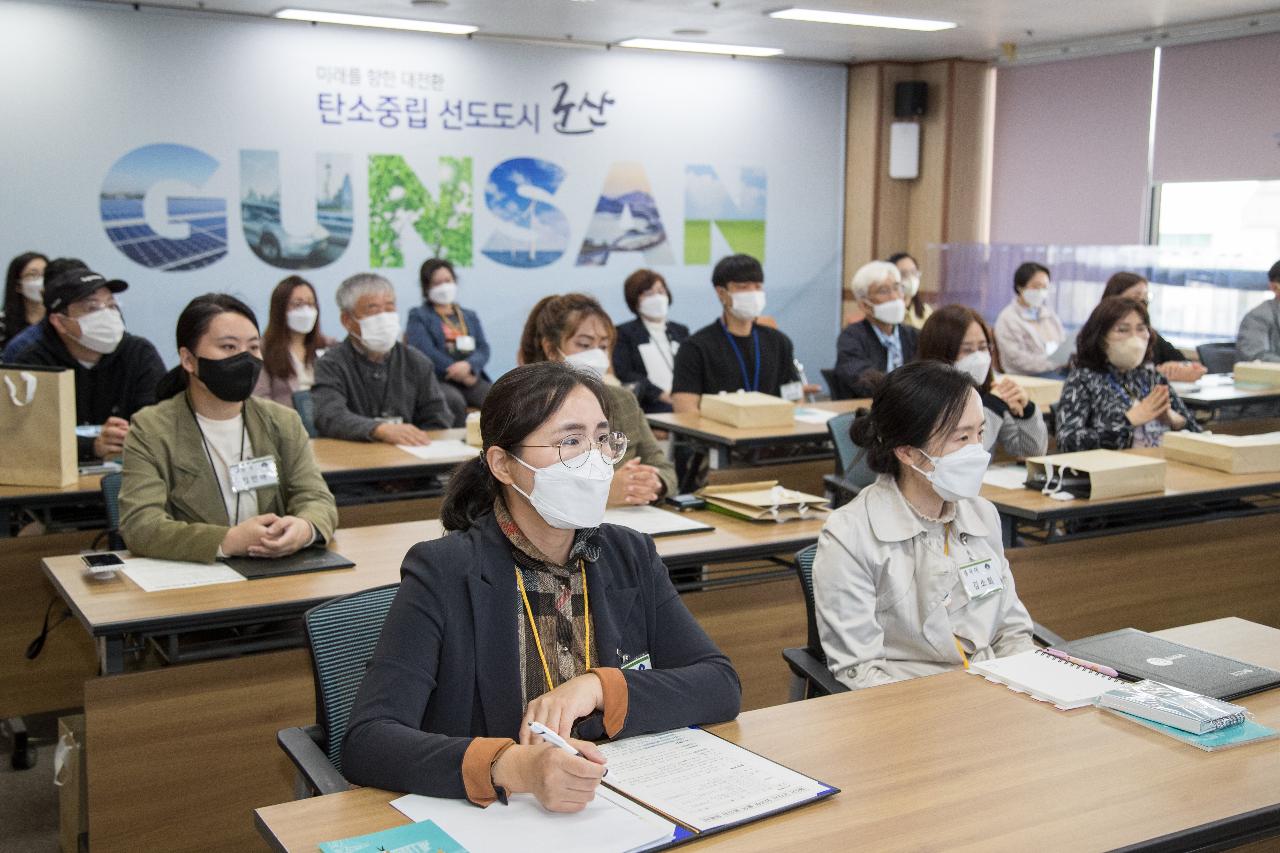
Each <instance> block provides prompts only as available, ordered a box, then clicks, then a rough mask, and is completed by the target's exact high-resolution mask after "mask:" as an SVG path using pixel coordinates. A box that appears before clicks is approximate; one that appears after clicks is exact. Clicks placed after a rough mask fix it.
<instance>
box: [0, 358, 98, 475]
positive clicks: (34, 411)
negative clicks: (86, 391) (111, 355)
mask: <svg viewBox="0 0 1280 853" xmlns="http://www.w3.org/2000/svg"><path fill="white" fill-rule="evenodd" d="M0 435H2V436H4V451H3V453H0V483H3V484H5V485H8V486H72V485H75V483H76V481H77V479H78V477H79V472H78V469H77V467H76V378H75V374H74V373H73V372H72V371H70V370H62V369H56V368H55V369H49V368H37V367H0Z"/></svg>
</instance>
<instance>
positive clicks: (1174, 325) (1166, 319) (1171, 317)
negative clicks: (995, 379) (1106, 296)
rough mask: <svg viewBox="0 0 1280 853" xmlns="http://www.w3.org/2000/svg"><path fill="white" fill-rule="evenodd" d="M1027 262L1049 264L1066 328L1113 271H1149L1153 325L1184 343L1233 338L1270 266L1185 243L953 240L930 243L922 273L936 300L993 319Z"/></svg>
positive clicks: (1263, 294)
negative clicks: (933, 284)
mask: <svg viewBox="0 0 1280 853" xmlns="http://www.w3.org/2000/svg"><path fill="white" fill-rule="evenodd" d="M1024 261H1037V262H1039V263H1042V264H1044V265H1045V266H1046V267H1048V268H1049V269H1050V271H1051V280H1052V283H1053V287H1052V292H1051V295H1050V297H1049V299H1050V302H1049V304H1050V305H1052V306H1053V309H1054V310H1055V311H1056V312H1057V313H1058V316H1059V317H1061V318H1062V322H1063V324H1064V325H1065V326H1067V328H1069V329H1079V328H1080V326H1082V325H1084V321H1085V320H1086V319H1088V317H1089V314H1090V312H1091V311H1093V309H1094V307H1095V306H1096V305H1097V304H1098V300H1099V299H1101V298H1102V289H1103V286H1104V285H1105V284H1106V281H1107V279H1108V278H1109V277H1110V276H1111V274H1112V273H1115V272H1118V271H1120V270H1128V271H1130V272H1135V273H1137V274H1139V275H1141V276H1144V277H1145V278H1146V279H1147V280H1148V281H1149V282H1150V283H1151V287H1150V295H1151V324H1152V325H1153V326H1154V327H1155V328H1156V329H1158V330H1159V331H1160V333H1161V334H1162V335H1164V337H1165V338H1167V339H1168V340H1169V341H1171V342H1172V343H1174V344H1176V345H1179V346H1194V345H1196V344H1199V343H1204V342H1206V341H1231V340H1235V337H1236V330H1237V329H1238V328H1239V326H1240V318H1241V317H1243V316H1244V315H1245V313H1246V312H1248V311H1249V309H1251V308H1253V307H1254V306H1255V305H1257V304H1258V303H1260V302H1262V301H1263V300H1265V299H1267V298H1268V297H1269V295H1270V294H1269V293H1268V291H1267V273H1266V268H1265V267H1264V268H1258V267H1256V266H1251V267H1246V266H1245V259H1244V258H1243V257H1242V256H1240V255H1230V254H1225V253H1218V252H1211V251H1207V250H1204V249H1192V248H1185V247H1169V246H1051V245H1044V244H1012V243H991V244H987V243H948V244H944V245H933V246H930V247H929V253H928V261H927V264H928V266H927V268H926V269H925V270H924V271H923V273H924V275H925V276H935V277H936V279H935V280H937V281H938V282H939V284H940V285H941V293H940V294H939V297H938V304H948V303H953V302H959V303H962V304H964V305H969V306H972V307H974V308H976V309H977V310H978V311H979V312H980V313H981V314H982V315H983V316H984V317H986V318H987V320H988V321H989V322H992V323H994V322H995V318H996V315H997V314H999V313H1000V310H1001V309H1002V308H1004V306H1006V305H1008V304H1009V301H1010V300H1011V299H1012V298H1013V271H1014V270H1015V269H1017V268H1018V265H1019V264H1021V263H1023V262H1024Z"/></svg>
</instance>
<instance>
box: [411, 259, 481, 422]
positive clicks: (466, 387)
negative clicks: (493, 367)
mask: <svg viewBox="0 0 1280 853" xmlns="http://www.w3.org/2000/svg"><path fill="white" fill-rule="evenodd" d="M418 280H419V282H420V284H421V285H422V298H423V299H424V300H425V301H424V303H423V304H422V305H419V306H418V307H416V308H414V309H412V310H411V311H410V312H409V324H408V326H406V327H405V333H404V342H405V343H407V344H408V345H409V346H411V347H416V348H417V349H419V350H421V351H422V352H423V353H424V354H425V355H426V356H427V358H429V359H431V363H432V364H434V365H435V368H436V378H437V379H439V380H440V390H441V391H442V392H443V393H444V395H445V398H446V399H447V400H448V401H449V408H450V409H452V410H453V411H454V413H455V415H456V417H457V420H456V422H455V423H454V426H458V427H460V426H464V425H465V424H466V416H467V415H466V412H467V407H468V406H470V407H471V408H476V409H478V408H480V406H481V405H482V404H483V403H484V395H485V394H488V393H489V386H490V384H492V383H491V382H490V381H489V377H488V376H487V375H486V374H485V372H484V366H485V365H486V364H488V363H489V341H488V339H487V338H486V337H485V335H484V327H482V326H481V325H480V317H479V316H478V315H477V314H476V312H474V311H472V310H470V309H468V308H463V307H462V306H461V305H459V304H458V277H457V274H456V273H455V272H454V271H453V264H452V263H451V262H450V261H448V260H445V259H444V258H429V259H428V260H426V261H424V262H423V264H422V267H421V269H419V270H418Z"/></svg>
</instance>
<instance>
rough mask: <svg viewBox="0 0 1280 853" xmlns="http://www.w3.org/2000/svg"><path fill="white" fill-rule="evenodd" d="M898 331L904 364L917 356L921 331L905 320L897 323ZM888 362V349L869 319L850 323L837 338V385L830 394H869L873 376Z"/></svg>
mask: <svg viewBox="0 0 1280 853" xmlns="http://www.w3.org/2000/svg"><path fill="white" fill-rule="evenodd" d="M898 335H899V338H898V339H899V340H900V341H901V342H902V363H903V364H907V363H908V362H910V361H911V360H913V359H914V358H915V357H916V344H917V343H919V341H920V333H919V332H918V331H916V330H915V329H913V328H911V327H910V326H908V325H907V324H906V323H899V324H898ZM888 366H889V351H888V350H887V349H885V346H884V344H882V343H880V338H879V337H878V336H877V335H876V330H875V329H874V328H873V327H872V326H871V321H870V320H867V319H863V320H861V321H859V322H857V323H850V324H849V325H847V326H845V327H844V331H843V332H841V333H840V337H839V339H838V340H837V341H836V382H837V384H838V385H839V386H840V387H839V388H832V389H831V396H832V398H833V399H836V400H849V399H857V398H860V397H870V396H872V395H873V394H874V393H875V382H874V381H873V380H876V379H878V378H879V377H878V376H877V374H879V376H883V375H884V372H885V370H884V369H885V368H886V367H888ZM868 371H870V373H868Z"/></svg>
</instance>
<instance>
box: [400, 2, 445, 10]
mask: <svg viewBox="0 0 1280 853" xmlns="http://www.w3.org/2000/svg"><path fill="white" fill-rule="evenodd" d="M409 5H410V6H435V7H436V8H438V9H439V8H444V7H445V6H448V5H449V0H409Z"/></svg>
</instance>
